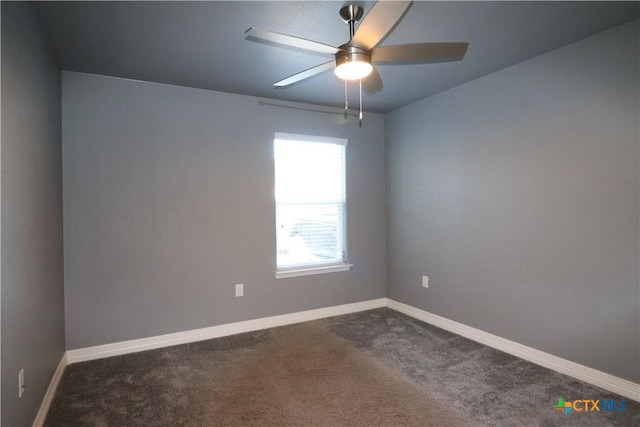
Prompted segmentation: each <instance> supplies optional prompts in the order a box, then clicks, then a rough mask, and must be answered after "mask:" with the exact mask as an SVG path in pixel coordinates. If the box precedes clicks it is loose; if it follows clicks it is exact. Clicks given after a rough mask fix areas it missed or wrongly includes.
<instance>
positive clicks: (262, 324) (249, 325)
mask: <svg viewBox="0 0 640 427" xmlns="http://www.w3.org/2000/svg"><path fill="white" fill-rule="evenodd" d="M386 302H387V299H386V298H380V299H376V300H369V301H362V302H356V303H353V304H344V305H337V306H333V307H325V308H319V309H316V310H308V311H300V312H297V313H290V314H283V315H280V316H272V317H264V318H261V319H254V320H247V321H244V322H236V323H228V324H225V325H219V326H212V327H209V328H202V329H193V330H190V331H184V332H176V333H173V334H166V335H158V336H155V337H149V338H141V339H136V340H130V341H122V342H116V343H112V344H105V345H98V346H95V347H86V348H80V349H77V350H68V351H67V361H68V363H69V364H71V363H78V362H84V361H87V360H94V359H102V358H105V357H111V356H118V355H121V354H128V353H136V352H139V351H145V350H152V349H156V348H162V347H168V346H172V345H178V344H186V343H190V342H195V341H203V340H208V339H212V338H219V337H224V336H228V335H234V334H241V333H243V332H252V331H258V330H262V329H267V328H274V327H277V326H285V325H291V324H294V323H300V322H307V321H310V320H317V319H322V318H325V317H332V316H339V315H342V314H349V313H356V312H358V311H364V310H372V309H374V308H380V307H384V306H385V305H386Z"/></svg>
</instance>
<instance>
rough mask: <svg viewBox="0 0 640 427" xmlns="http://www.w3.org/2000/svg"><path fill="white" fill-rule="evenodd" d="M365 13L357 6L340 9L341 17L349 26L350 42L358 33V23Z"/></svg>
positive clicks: (352, 5) (351, 5)
mask: <svg viewBox="0 0 640 427" xmlns="http://www.w3.org/2000/svg"><path fill="white" fill-rule="evenodd" d="M363 13H364V10H363V9H362V8H361V7H360V6H357V5H355V4H350V5H348V6H345V7H343V8H342V9H340V17H341V18H342V20H343V21H344V22H345V23H346V24H347V25H349V40H351V39H352V38H353V35H354V34H355V33H356V22H358V21H359V20H360V19H362V15H363Z"/></svg>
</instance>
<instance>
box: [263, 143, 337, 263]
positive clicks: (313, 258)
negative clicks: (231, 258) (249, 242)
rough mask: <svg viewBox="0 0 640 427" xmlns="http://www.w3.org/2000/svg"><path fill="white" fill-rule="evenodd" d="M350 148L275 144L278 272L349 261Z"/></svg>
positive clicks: (330, 145)
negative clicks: (347, 153)
mask: <svg viewBox="0 0 640 427" xmlns="http://www.w3.org/2000/svg"><path fill="white" fill-rule="evenodd" d="M344 151H345V147H344V145H337V144H331V143H325V142H308V141H291V140H279V139H276V140H275V144H274V154H275V166H276V168H275V170H276V188H275V196H276V197H275V198H276V227H277V234H276V242H277V265H278V268H293V267H305V266H319V265H325V264H336V263H343V262H344V261H345V248H344V235H345V233H344V223H345V214H344V212H345V191H344V190H345V182H344V181H345V180H344V175H345V174H344Z"/></svg>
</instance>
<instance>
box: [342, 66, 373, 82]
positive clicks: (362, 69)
mask: <svg viewBox="0 0 640 427" xmlns="http://www.w3.org/2000/svg"><path fill="white" fill-rule="evenodd" d="M371 71H373V67H372V66H371V64H370V63H368V62H362V61H353V62H344V63H342V64H340V65H338V66H337V67H336V76H338V77H340V78H341V79H343V80H358V79H362V78H365V77H367V76H368V75H369V74H371Z"/></svg>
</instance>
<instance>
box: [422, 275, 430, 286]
mask: <svg viewBox="0 0 640 427" xmlns="http://www.w3.org/2000/svg"><path fill="white" fill-rule="evenodd" d="M422 287H423V288H428V287H429V276H422Z"/></svg>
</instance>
